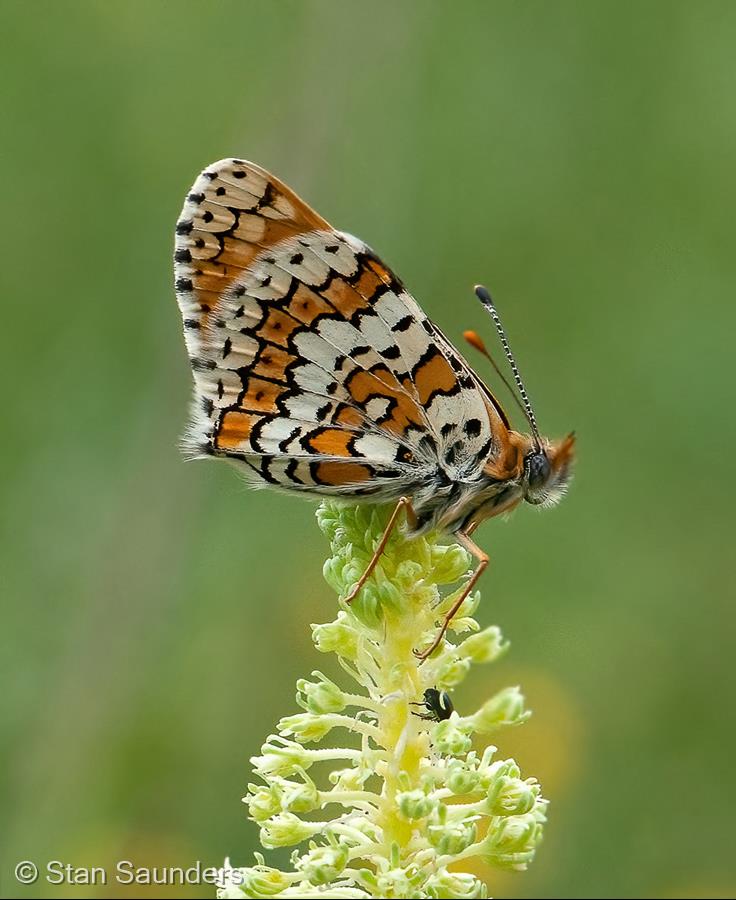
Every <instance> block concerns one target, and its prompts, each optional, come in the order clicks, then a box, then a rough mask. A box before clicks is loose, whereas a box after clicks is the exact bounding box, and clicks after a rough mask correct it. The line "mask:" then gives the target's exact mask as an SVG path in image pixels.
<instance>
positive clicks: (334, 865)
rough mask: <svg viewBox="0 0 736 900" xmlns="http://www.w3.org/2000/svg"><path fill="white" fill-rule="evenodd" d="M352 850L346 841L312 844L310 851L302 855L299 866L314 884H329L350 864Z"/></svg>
mask: <svg viewBox="0 0 736 900" xmlns="http://www.w3.org/2000/svg"><path fill="white" fill-rule="evenodd" d="M349 858H350V851H349V849H348V847H347V846H346V844H344V843H334V844H330V845H328V846H323V847H316V846H312V847H311V848H310V850H309V852H308V853H306V854H304V856H302V857H301V859H300V860H299V862H298V864H297V868H298V869H299V871H300V872H302V874H303V875H304V877H305V878H306V879H307V880H308V881H311V882H312V884H329V882H331V881H334V880H335V878H337V876H338V875H339V874H340V873H341V872H342V870H343V869H344V868H345V866H346V865H347V864H348V859H349Z"/></svg>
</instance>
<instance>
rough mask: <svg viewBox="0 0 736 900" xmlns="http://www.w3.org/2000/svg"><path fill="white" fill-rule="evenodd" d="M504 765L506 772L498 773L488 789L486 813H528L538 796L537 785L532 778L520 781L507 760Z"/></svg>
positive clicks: (512, 814)
mask: <svg viewBox="0 0 736 900" xmlns="http://www.w3.org/2000/svg"><path fill="white" fill-rule="evenodd" d="M504 765H505V767H506V771H505V772H499V774H498V776H497V777H496V778H494V779H493V780H492V782H491V784H490V785H489V787H488V811H489V812H490V813H491V814H492V815H494V816H518V815H523V814H524V813H528V812H529V811H530V810H531V809H533V808H534V804H535V802H536V800H537V797H538V796H539V785H538V784H537V782H536V780H535V779H534V778H528V779H527V780H526V781H522V780H521V778H519V777H518V776H519V768H518V766H517V765H516V764H515V763H514V762H512V761H510V760H509V761H508V762H507V763H506V764H504Z"/></svg>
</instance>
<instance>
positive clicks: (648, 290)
mask: <svg viewBox="0 0 736 900" xmlns="http://www.w3.org/2000/svg"><path fill="white" fill-rule="evenodd" d="M1 16H2V20H1V22H0V33H2V44H3V48H2V54H0V66H1V67H2V73H1V78H0V84H1V88H0V90H2V97H3V100H2V109H3V126H2V128H3V140H2V162H3V171H4V177H3V192H2V193H3V199H2V206H3V213H4V214H3V216H2V226H1V227H2V229H3V235H2V246H3V249H4V253H3V265H2V271H1V273H0V278H1V279H2V298H3V308H4V309H5V320H4V326H3V329H2V330H3V337H4V340H5V349H4V350H3V353H2V364H3V366H4V370H5V371H4V374H3V379H2V384H3V387H4V388H5V391H4V395H5V399H4V408H5V413H4V419H5V435H6V437H5V440H4V442H3V454H2V456H3V464H2V478H3V520H2V521H3V534H2V541H1V542H0V553H2V556H3V560H2V580H3V585H2V600H3V607H4V611H3V628H2V632H3V633H2V641H3V644H4V660H5V662H4V677H3V689H2V695H3V713H2V717H1V719H0V721H1V723H2V724H1V726H0V727H1V729H2V738H3V747H4V752H5V753H6V754H7V756H6V760H7V761H6V763H5V764H4V765H3V771H4V774H5V779H4V785H3V796H2V808H3V813H4V818H5V820H6V824H5V829H4V832H5V837H4V838H3V842H2V843H3V846H2V857H3V859H2V868H3V872H2V877H3V882H2V883H3V889H4V891H6V892H10V893H12V894H13V895H17V894H21V895H22V896H49V897H61V896H72V897H76V896H87V894H86V893H85V891H84V889H82V888H80V887H76V888H66V889H62V888H53V887H50V886H48V885H44V884H43V883H39V884H38V885H36V886H35V887H34V888H32V889H26V890H25V893H24V892H23V889H20V890H19V888H18V886H17V885H16V884H15V881H14V880H13V878H12V874H11V869H12V865H14V864H15V862H16V861H17V860H19V859H22V858H28V859H31V860H35V861H36V862H39V863H43V862H44V861H45V860H47V859H50V858H51V859H59V860H63V861H66V862H71V863H73V864H75V865H84V864H87V865H90V864H96V865H111V864H112V863H114V861H116V860H118V859H121V858H128V859H132V860H134V861H135V862H136V863H137V864H139V865H154V864H155V865H184V866H187V865H191V864H193V862H194V861H195V860H198V859H199V860H202V861H203V862H204V863H206V864H207V865H219V864H220V862H221V860H222V858H223V857H224V856H225V855H230V856H231V857H232V858H233V860H234V861H235V862H237V863H241V864H244V863H246V862H249V861H250V860H251V851H252V850H253V849H254V847H255V840H256V834H257V829H256V828H255V826H253V825H252V824H251V823H249V822H248V821H247V820H246V818H245V812H244V808H243V807H242V804H241V803H240V797H241V796H242V795H243V793H244V792H245V788H246V783H247V781H248V779H249V767H248V757H249V756H250V755H252V754H253V753H255V752H257V750H258V748H259V746H260V743H261V742H262V740H263V739H264V738H265V736H266V734H268V733H269V731H270V730H271V729H272V727H273V725H274V723H275V720H276V718H277V717H278V716H279V715H284V714H288V713H290V712H291V711H293V709H294V704H293V693H294V681H295V679H296V678H297V676H299V675H302V674H306V673H308V672H309V671H310V670H311V669H312V668H314V667H316V666H321V667H323V668H324V667H325V666H329V663H328V661H327V660H325V659H324V658H322V657H318V655H317V654H316V653H315V651H314V650H313V648H312V646H311V643H310V641H309V636H308V627H307V625H308V623H310V622H315V621H327V620H329V618H331V617H332V614H333V611H334V607H335V598H334V596H333V595H332V594H331V592H330V590H329V589H328V588H327V586H326V585H325V584H324V583H323V581H322V579H321V563H322V559H323V557H324V555H325V552H326V546H325V542H324V540H323V538H322V536H321V535H320V534H319V532H318V530H317V527H316V525H315V522H314V519H313V507H310V505H309V504H308V503H304V502H303V501H300V500H298V499H292V498H289V497H281V496H277V495H274V494H271V493H268V492H261V493H251V492H248V491H247V490H246V489H245V487H244V486H243V484H242V482H241V481H240V480H239V479H238V477H237V475H236V474H235V473H234V472H233V471H232V470H231V469H230V468H229V467H228V466H225V465H222V464H218V463H198V464H186V463H184V462H183V460H182V458H181V457H180V455H179V452H178V449H177V441H178V437H179V434H180V432H181V431H182V428H183V425H184V423H185V420H186V415H187V413H186V410H187V404H188V400H189V394H190V374H189V370H188V365H187V361H186V356H185V352H184V346H183V341H182V337H181V324H180V319H179V313H178V310H177V308H176V303H175V301H174V296H173V292H172V275H171V253H172V235H173V227H174V222H175V220H176V217H177V215H178V212H179V210H180V208H181V204H182V201H183V197H184V195H185V193H186V191H187V190H188V188H189V186H190V185H191V183H192V181H193V180H194V178H195V177H196V175H197V174H198V173H199V171H200V170H201V169H202V168H203V167H204V166H205V165H206V164H208V163H209V162H211V161H213V160H216V159H219V158H220V157H223V156H229V155H235V156H242V157H246V158H248V159H252V160H255V161H257V162H259V163H261V164H262V165H264V166H266V167H268V168H269V169H272V170H273V171H274V172H276V173H277V174H278V175H279V176H280V177H281V178H282V179H284V180H286V181H287V182H288V183H290V184H292V185H293V186H294V187H295V188H296V189H297V191H298V192H299V193H301V194H302V195H303V196H304V197H305V198H306V199H307V200H308V201H310V202H311V203H312V204H313V205H314V206H315V207H316V208H317V209H318V210H319V211H320V212H321V213H322V214H323V215H324V216H325V217H327V218H328V219H329V220H330V221H331V222H333V223H334V224H335V225H336V226H338V227H342V228H345V229H346V230H348V231H351V232H353V233H355V234H358V235H360V236H361V237H362V238H363V239H365V240H366V241H368V243H370V244H371V245H372V246H373V247H375V248H376V249H377V250H378V251H379V252H380V253H381V254H382V255H383V256H384V258H385V259H386V260H387V262H388V263H389V264H391V265H392V266H393V267H394V268H395V269H396V270H397V271H398V272H399V273H400V275H401V276H402V278H403V279H404V280H405V281H406V283H407V285H408V286H409V288H410V289H411V290H413V292H414V293H415V295H416V296H417V297H418V298H419V300H420V302H421V303H422V305H423V306H424V308H425V309H426V310H427V312H428V313H429V315H430V316H432V318H434V319H435V320H436V321H437V322H438V324H439V325H440V326H441V327H442V328H443V329H444V330H445V331H446V332H447V333H448V334H449V335H450V336H451V337H453V338H454V339H456V340H459V335H460V332H461V330H462V329H463V328H476V329H477V330H479V331H480V332H481V333H482V334H484V335H486V337H487V338H488V340H489V343H491V344H492V343H493V340H494V339H493V336H492V333H491V332H492V329H491V324H490V322H489V321H488V320H487V318H486V317H485V316H484V314H483V312H482V310H480V309H479V308H478V305H477V303H476V302H475V300H474V299H473V296H472V293H471V286H472V284H473V283H474V282H475V281H484V282H485V283H487V284H488V285H489V286H490V288H491V290H492V291H493V293H494V295H495V297H496V299H497V302H498V305H499V307H500V309H501V311H502V313H503V315H504V319H505V323H506V327H507V330H508V331H509V334H510V336H511V339H512V344H513V346H514V349H515V352H516V354H517V357H518V360H519V363H520V366H521V368H522V371H523V372H524V374H525V378H526V380H527V384H528V387H529V390H530V393H531V395H532V397H533V398H534V401H535V404H536V407H537V414H538V417H539V418H540V420H541V423H542V426H543V430H544V431H546V432H547V433H550V434H552V435H555V436H559V435H562V434H564V433H566V431H567V430H569V429H570V428H575V429H576V430H577V433H578V436H579V465H578V467H577V473H576V480H575V482H574V485H573V488H572V491H571V493H570V496H569V497H568V498H567V500H566V501H565V502H564V503H563V505H562V506H561V507H560V508H559V509H557V510H554V511H552V512H545V513H544V514H536V513H535V511H534V510H532V509H531V508H525V509H523V510H521V511H519V512H518V513H517V514H516V515H515V516H514V517H513V518H512V519H511V520H510V521H508V522H501V521H495V522H489V523H487V524H486V525H484V527H483V528H482V529H481V531H480V532H479V536H478V541H479V543H480V544H481V545H482V546H484V547H486V548H487V549H488V550H489V552H490V553H491V556H492V560H493V567H492V570H491V574H489V575H487V576H486V577H485V578H484V581H483V585H482V587H483V593H484V602H483V604H482V608H481V610H480V616H479V618H480V620H481V622H482V623H483V624H490V623H491V622H497V623H498V624H500V625H501V626H502V627H503V629H504V632H505V634H506V635H507V637H509V638H510V639H511V641H512V644H513V647H512V652H511V653H510V654H509V655H508V656H507V657H506V658H505V659H504V661H503V662H502V663H499V664H498V665H496V666H494V667H492V668H490V669H484V670H482V671H480V672H477V673H476V674H475V677H474V678H471V679H470V680H469V682H468V683H467V686H466V687H465V686H464V688H463V690H462V691H461V692H459V695H458V696H457V697H456V703H457V705H458V706H460V707H461V708H463V707H471V706H472V704H473V703H475V702H477V701H479V700H480V699H482V698H484V697H485V696H487V695H488V694H489V693H490V692H491V691H492V690H493V689H496V688H498V687H502V686H504V685H505V684H513V683H517V682H518V683H521V684H522V686H523V688H524V689H525V693H526V695H527V697H528V701H529V704H530V705H531V707H532V708H533V709H534V710H535V716H534V718H533V719H532V721H531V723H530V724H529V725H528V726H525V727H524V728H523V729H520V730H518V731H515V732H513V733H512V734H510V735H505V734H502V735H501V736H500V737H499V741H498V742H499V744H500V750H501V753H502V754H503V755H511V754H513V755H515V756H516V757H517V759H518V760H519V762H520V763H521V764H522V765H523V767H524V769H525V771H526V773H527V774H535V775H537V776H538V777H539V778H540V780H541V781H542V784H543V786H544V790H545V794H546V795H547V796H549V797H550V798H551V800H552V807H551V818H550V825H549V827H548V831H547V838H546V840H545V843H544V845H543V846H542V848H541V850H540V852H539V854H538V857H537V860H536V862H535V863H534V865H533V866H532V867H531V869H530V871H529V872H528V873H526V874H524V875H508V874H504V873H502V874H496V873H493V874H491V873H485V874H486V877H487V878H488V881H489V885H490V891H491V893H492V894H493V895H494V896H503V897H563V896H564V897H616V896H622V897H640V896H645V897H678V898H679V897H719V896H720V897H731V896H733V894H734V891H736V863H735V861H734V853H733V846H734V825H733V811H732V806H733V798H734V794H735V789H736V770H735V767H734V763H733V745H734V740H735V739H736V723H735V722H734V715H733V709H734V707H733V696H732V684H733V681H734V675H733V663H732V660H733V656H734V624H735V623H736V615H735V613H734V603H733V600H734V596H733V582H734V576H733V563H732V560H733V550H732V547H731V543H732V537H731V536H732V535H733V524H732V523H733V512H732V508H731V501H732V500H733V495H734V489H733V481H734V478H733V475H732V473H731V464H730V450H729V448H730V447H731V446H733V444H734V438H735V437H736V435H734V424H733V394H732V386H733V341H734V327H735V326H736V312H735V310H734V303H733V287H734V280H735V278H736V253H735V247H734V205H735V201H736V176H735V172H736V102H735V97H736V60H735V56H734V47H736V4H734V3H731V2H723V3H717V2H705V3H697V4H696V3H686V2H643V3H633V2H629V3H626V2H625V3H620V2H577V3H573V2H558V3H548V2H501V3H498V2H496V3H492V2H478V3H475V2H462V3H453V4H451V3H449V2H448V3H440V2H436V0H414V2H402V3H392V2H374V3H371V4H359V3H354V2H348V3H339V2H328V0H320V2H318V0H311V2H310V0H308V2H294V0H288V2H284V0H282V2H279V3H270V2H252V0H250V2H217V3H211V4H202V3H193V2H178V3H173V2H169V3H164V2H146V3H144V2H129V3H99V2H76V3H66V2H39V3H36V4H27V3H21V2H6V3H5V4H3V10H2V14H1ZM470 353H471V351H469V355H470ZM473 359H474V361H476V362H477V364H478V368H479V370H480V371H481V372H483V373H484V374H487V375H488V378H489V381H490V382H491V383H493V378H492V377H491V374H490V373H488V372H487V367H486V366H484V363H483V361H482V360H478V359H477V357H473ZM502 396H503V395H502ZM328 671H332V670H331V669H329V668H328ZM95 893H97V892H95ZM185 893H186V892H185V891H181V892H177V894H180V895H184V894H185ZM6 895H7V894H6ZM106 895H107V896H133V895H135V896H157V897H164V896H171V891H170V890H167V889H159V890H158V891H149V892H146V891H145V890H143V889H138V890H137V891H135V892H130V893H129V894H125V893H124V891H123V890H122V889H118V888H108V889H107V893H106ZM190 895H191V896H201V897H207V896H213V895H214V892H213V891H212V890H211V889H210V888H208V887H207V886H204V887H201V888H193V889H192V890H191V892H190Z"/></svg>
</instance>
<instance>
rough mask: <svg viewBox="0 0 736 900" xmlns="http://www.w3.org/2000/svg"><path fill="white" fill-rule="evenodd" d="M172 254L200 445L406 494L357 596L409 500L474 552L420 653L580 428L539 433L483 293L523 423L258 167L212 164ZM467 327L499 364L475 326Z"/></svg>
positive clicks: (337, 488)
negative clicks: (493, 536)
mask: <svg viewBox="0 0 736 900" xmlns="http://www.w3.org/2000/svg"><path fill="white" fill-rule="evenodd" d="M174 259H175V280H176V295H177V300H178V302H179V307H180V309H181V313H182V318H183V320H184V336H185V340H186V345H187V350H188V352H189V358H190V361H191V366H192V371H193V375H194V385H195V401H194V406H193V413H192V419H191V423H190V425H189V428H188V431H187V434H186V437H185V446H186V449H187V451H188V452H189V453H190V454H191V455H192V456H216V457H223V458H225V459H228V460H231V461H232V462H234V463H236V464H237V465H238V466H239V467H241V468H242V470H243V472H244V473H245V475H246V477H247V479H248V481H249V482H250V483H252V484H253V485H254V486H258V487H260V486H267V485H270V486H273V487H275V488H280V489H284V490H288V491H291V492H293V493H301V494H304V495H306V496H311V497H333V498H334V497H339V498H344V499H345V500H348V501H350V502H359V501H363V502H370V503H389V502H392V503H395V504H396V505H395V508H394V511H393V513H392V515H391V517H390V519H389V522H388V525H387V527H386V531H385V533H384V535H383V538H382V540H381V541H380V543H379V545H378V547H377V548H376V552H375V554H374V555H373V558H372V560H371V562H370V564H369V565H368V567H367V569H366V570H365V572H364V573H363V575H362V577H361V578H360V580H359V581H358V583H357V584H356V585H355V587H354V588H353V590H352V591H351V594H350V596H349V597H347V598H346V601H347V602H350V601H351V600H352V599H354V598H355V596H357V594H358V592H359V591H360V590H361V588H362V587H363V585H364V584H365V582H366V580H367V579H368V577H369V576H370V574H371V572H372V571H373V569H374V567H375V565H376V563H377V562H378V560H379V558H380V556H381V553H382V552H383V549H384V547H385V545H386V542H387V541H388V538H389V535H390V533H391V531H392V529H393V528H394V527H396V525H397V522H398V519H399V515H400V512H401V510H402V509H403V510H405V516H406V525H407V529H408V532H409V533H410V534H413V535H418V534H421V533H423V532H427V531H430V530H439V531H442V532H445V533H447V534H448V535H452V536H453V537H454V538H455V540H457V541H458V543H460V544H461V545H462V546H464V547H465V548H466V549H467V550H468V551H469V552H470V553H471V554H472V555H473V556H474V557H475V558H476V559H477V561H478V565H477V567H476V569H475V571H474V572H473V573H472V574H471V575H470V577H469V578H468V580H467V582H466V584H465V587H464V590H462V591H461V592H459V596H458V598H457V600H456V601H455V603H454V604H453V606H452V608H451V609H450V610H449V612H448V613H447V615H446V616H445V618H444V621H443V622H442V623H441V625H440V628H439V631H438V634H437V636H436V638H435V639H434V641H433V642H432V643H431V645H430V646H429V647H427V648H425V649H423V650H422V651H421V652H418V653H417V655H418V656H419V657H420V658H422V659H424V658H426V657H427V656H429V655H430V654H431V653H432V652H433V651H434V650H435V649H436V648H437V647H438V646H439V645H440V643H441V642H442V640H443V638H444V635H445V632H446V630H447V627H448V625H449V623H450V621H451V620H452V617H453V616H454V615H455V613H456V612H457V610H458V609H459V608H460V606H461V605H462V603H463V601H464V600H465V598H466V597H467V596H468V595H469V593H470V592H471V591H472V590H473V588H474V586H475V584H476V582H477V580H478V578H479V577H480V575H481V573H482V572H483V570H484V569H485V568H486V566H487V565H488V556H487V554H486V553H484V552H483V550H481V549H480V548H479V547H478V546H477V545H476V544H475V543H474V542H473V540H472V539H471V534H472V532H473V530H474V529H475V528H476V527H477V526H478V524H479V523H480V522H482V521H483V520H485V519H488V518H490V517H492V516H496V515H498V514H499V513H502V512H507V511H509V510H511V509H513V508H514V507H515V506H517V505H518V504H519V503H520V502H521V501H522V500H525V501H526V502H527V503H531V504H535V505H551V504H553V503H555V502H557V501H558V500H559V499H560V497H561V496H562V494H563V493H564V491H565V488H566V485H567V482H568V480H569V476H570V468H571V464H572V461H573V447H574V436H573V435H572V434H570V435H568V436H567V437H566V438H564V439H563V440H560V441H557V442H552V441H550V440H548V439H547V438H544V437H542V436H541V435H540V433H539V430H538V428H537V423H536V419H535V416H534V412H533V410H532V406H531V403H530V402H529V398H528V396H527V394H526V391H525V390H524V385H523V383H522V380H521V376H520V374H519V370H518V368H517V367H516V364H515V362H514V358H513V356H512V354H511V350H510V348H509V344H508V341H507V339H506V335H505V332H504V330H503V327H502V325H501V322H500V319H499V317H498V313H497V311H496V309H495V307H494V305H493V302H492V300H491V297H490V295H489V294H488V291H486V289H485V288H483V287H480V286H478V287H476V294H477V296H478V298H479V300H480V301H481V302H482V304H483V305H484V307H485V308H486V309H487V310H488V312H489V313H490V315H491V316H492V318H493V321H494V323H495V325H496V328H497V330H498V333H499V337H500V339H501V343H502V346H503V349H504V352H505V353H506V356H507V358H508V361H509V363H510V365H511V369H512V372H513V376H514V380H515V384H516V388H517V390H518V395H519V396H518V397H516V396H515V400H516V402H517V403H518V404H519V406H520V408H521V410H522V412H523V413H524V415H525V417H526V420H527V423H528V425H529V428H530V433H529V434H523V433H521V432H518V431H515V430H514V429H513V428H512V427H511V424H510V421H509V418H508V416H507V415H506V413H505V412H504V410H503V408H502V407H501V405H500V403H499V402H498V400H497V399H496V398H495V397H494V395H493V394H492V393H491V391H490V390H489V389H488V388H487V387H486V385H485V384H484V383H483V382H482V381H481V379H480V378H479V377H478V375H477V374H476V373H475V372H474V371H473V369H472V368H471V367H470V365H469V364H468V363H467V362H466V361H465V360H464V359H463V357H462V356H461V355H460V353H459V352H458V351H457V350H456V349H455V347H453V345H452V344H451V343H450V342H449V341H448V339H447V338H446V337H445V336H444V334H442V332H441V331H440V329H439V328H438V327H437V326H436V325H435V324H434V323H432V322H430V320H429V319H428V318H427V316H426V315H425V314H424V313H423V312H422V310H421V308H420V307H419V305H418V303H417V302H416V300H414V298H413V297H412V296H411V294H409V293H408V292H407V291H406V289H405V288H404V286H403V284H402V283H401V281H400V280H399V279H398V278H397V277H396V276H395V275H394V274H393V272H392V271H391V270H390V269H389V268H388V267H387V266H386V265H385V264H384V263H383V262H382V261H381V260H380V259H379V258H378V257H377V256H376V255H375V254H374V253H373V252H372V251H371V250H370V248H369V247H368V246H367V245H366V244H364V243H363V242H362V241H360V240H358V239H357V238H355V237H353V236H352V235H349V234H346V233H345V232H341V231H336V230H335V229H334V228H332V226H331V225H329V224H328V223H327V222H326V221H325V220H324V219H323V218H322V217H321V216H320V215H318V214H317V213H316V212H315V211H314V210H313V209H311V208H310V207H309V206H308V205H307V204H306V203H305V202H304V201H303V200H301V199H300V198H299V197H298V196H297V195H296V194H295V193H294V192H293V191H292V190H291V189H290V188H288V187H287V186H286V185H285V184H283V182H281V181H279V179H278V178H276V177H275V176H273V175H271V174H270V173H269V172H267V171H265V169H262V168H261V167H260V166H257V165H255V164H254V163H251V162H245V161H243V160H240V159H223V160H220V161H219V162H216V163H213V164H212V165H211V166H208V167H207V168H206V169H205V170H204V171H203V172H202V174H201V175H200V176H199V178H197V180H196V181H195V183H194V185H193V187H192V189H191V191H190V192H189V194H188V195H187V198H186V201H185V203H184V209H183V210H182V214H181V217H180V219H179V221H178V223H177V225H176V250H175V254H174ZM465 336H466V339H467V340H468V341H469V342H470V343H471V344H473V345H474V346H475V347H476V348H477V349H479V350H480V351H481V352H482V353H484V354H485V355H486V356H487V357H488V358H489V359H490V361H491V362H492V363H493V360H492V359H491V357H490V356H489V354H488V353H487V351H486V349H485V346H484V345H483V343H482V341H481V340H480V338H479V337H478V336H477V335H476V334H475V333H474V332H466V335H465ZM493 365H494V368H496V371H497V372H498V368H497V367H496V366H495V363H493ZM499 374H500V372H499ZM501 377H503V376H501ZM504 381H505V379H504ZM507 385H508V382H507ZM519 398H520V399H519Z"/></svg>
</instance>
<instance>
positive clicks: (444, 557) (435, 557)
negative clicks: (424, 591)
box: [430, 544, 470, 584]
mask: <svg viewBox="0 0 736 900" xmlns="http://www.w3.org/2000/svg"><path fill="white" fill-rule="evenodd" d="M430 566H431V578H432V581H434V582H436V583H437V584H452V583H453V582H455V581H459V580H460V579H461V578H462V577H463V575H465V573H466V572H467V571H468V569H469V568H470V555H469V554H468V552H467V550H464V549H463V548H462V547H460V546H459V545H458V544H449V545H447V546H443V545H441V544H440V545H437V546H435V547H433V548H432V551H431V563H430Z"/></svg>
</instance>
